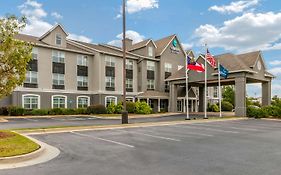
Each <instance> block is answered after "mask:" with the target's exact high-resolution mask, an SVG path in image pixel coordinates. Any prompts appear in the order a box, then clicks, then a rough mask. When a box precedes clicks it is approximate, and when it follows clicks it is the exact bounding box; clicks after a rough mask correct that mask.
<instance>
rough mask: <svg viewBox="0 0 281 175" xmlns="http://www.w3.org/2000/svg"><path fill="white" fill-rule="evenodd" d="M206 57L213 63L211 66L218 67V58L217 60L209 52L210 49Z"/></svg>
mask: <svg viewBox="0 0 281 175" xmlns="http://www.w3.org/2000/svg"><path fill="white" fill-rule="evenodd" d="M206 59H207V61H208V62H209V63H210V64H211V66H212V67H213V68H214V67H216V60H215V58H214V57H213V56H212V55H211V53H210V52H209V49H207V54H206Z"/></svg>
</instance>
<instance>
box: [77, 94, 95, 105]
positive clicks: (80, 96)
mask: <svg viewBox="0 0 281 175" xmlns="http://www.w3.org/2000/svg"><path fill="white" fill-rule="evenodd" d="M78 98H88V106H90V100H91V98H90V97H89V96H85V95H79V96H77V97H76V108H78Z"/></svg>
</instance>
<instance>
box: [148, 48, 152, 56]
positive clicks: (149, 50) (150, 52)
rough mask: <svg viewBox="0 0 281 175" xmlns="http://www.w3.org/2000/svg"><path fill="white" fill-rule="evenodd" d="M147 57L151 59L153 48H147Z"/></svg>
mask: <svg viewBox="0 0 281 175" xmlns="http://www.w3.org/2000/svg"><path fill="white" fill-rule="evenodd" d="M148 56H150V57H152V56H153V48H152V47H148Z"/></svg>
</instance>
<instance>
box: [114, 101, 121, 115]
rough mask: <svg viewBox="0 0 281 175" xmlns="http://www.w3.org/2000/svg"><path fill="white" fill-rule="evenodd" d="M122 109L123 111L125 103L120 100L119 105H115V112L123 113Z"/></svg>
mask: <svg viewBox="0 0 281 175" xmlns="http://www.w3.org/2000/svg"><path fill="white" fill-rule="evenodd" d="M122 111H123V105H122V102H119V103H118V104H117V105H115V110H114V113H115V114H121V112H122Z"/></svg>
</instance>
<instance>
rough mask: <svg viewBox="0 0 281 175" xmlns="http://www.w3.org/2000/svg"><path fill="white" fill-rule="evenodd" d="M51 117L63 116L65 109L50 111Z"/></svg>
mask: <svg viewBox="0 0 281 175" xmlns="http://www.w3.org/2000/svg"><path fill="white" fill-rule="evenodd" d="M49 114H50V115H62V114H63V109H62V108H54V109H51V110H50V111H49Z"/></svg>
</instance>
